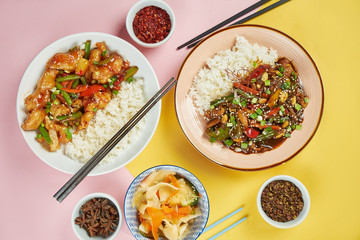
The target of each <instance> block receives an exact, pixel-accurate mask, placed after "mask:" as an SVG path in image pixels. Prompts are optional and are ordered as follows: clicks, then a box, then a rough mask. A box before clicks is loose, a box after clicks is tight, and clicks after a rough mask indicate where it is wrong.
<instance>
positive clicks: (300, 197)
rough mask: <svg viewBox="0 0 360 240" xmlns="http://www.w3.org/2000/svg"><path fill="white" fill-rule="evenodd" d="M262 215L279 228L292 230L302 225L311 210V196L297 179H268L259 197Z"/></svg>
mask: <svg viewBox="0 0 360 240" xmlns="http://www.w3.org/2000/svg"><path fill="white" fill-rule="evenodd" d="M257 206H258V209H259V212H260V215H261V216H262V217H263V218H264V220H265V221H266V222H268V223H269V224H271V225H272V226H274V227H278V228H291V227H295V226H297V225H298V224H300V223H301V222H302V221H303V220H304V219H305V218H306V216H307V214H308V212H309V210H310V196H309V192H308V191H307V189H306V188H305V186H304V185H303V184H302V183H301V182H300V181H299V180H297V179H295V178H293V177H290V176H286V175H279V176H275V177H272V178H270V179H268V180H267V181H266V182H265V183H264V184H263V185H262V186H261V188H260V190H259V192H258V195H257Z"/></svg>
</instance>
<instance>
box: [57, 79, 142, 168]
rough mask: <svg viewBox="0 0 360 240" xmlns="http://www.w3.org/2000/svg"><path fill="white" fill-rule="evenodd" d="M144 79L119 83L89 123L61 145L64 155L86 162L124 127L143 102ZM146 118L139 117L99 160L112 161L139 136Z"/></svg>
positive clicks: (104, 162) (103, 162)
mask: <svg viewBox="0 0 360 240" xmlns="http://www.w3.org/2000/svg"><path fill="white" fill-rule="evenodd" d="M143 84H144V80H143V79H142V78H134V81H133V82H131V83H128V82H126V81H124V82H122V83H121V89H120V91H119V93H118V94H117V95H116V96H114V97H113V99H112V100H111V101H110V102H109V103H108V104H107V105H106V107H105V108H104V109H101V110H98V111H97V112H96V115H95V117H94V118H93V119H91V121H90V123H89V126H88V127H87V128H86V129H84V130H82V131H79V132H78V133H77V134H73V139H72V141H71V142H69V143H67V144H66V145H65V147H64V152H65V155H67V156H68V157H70V158H72V159H74V160H76V161H79V162H81V163H86V162H87V161H88V160H90V158H91V157H92V156H94V155H95V153H96V152H97V151H98V150H99V149H100V148H101V147H102V146H103V145H104V144H105V143H106V142H107V141H109V140H110V138H112V137H113V136H114V135H115V133H116V132H118V131H119V130H120V128H121V127H123V126H124V125H125V124H126V123H127V122H128V121H129V120H130V118H131V117H132V116H133V115H134V114H135V113H136V112H137V111H138V110H139V109H140V108H141V107H142V106H143V105H144V104H145V97H144V90H143ZM145 121H146V117H145V118H143V119H142V120H140V121H139V122H138V123H137V124H136V125H135V127H134V128H133V129H132V130H131V131H130V132H129V133H128V134H126V135H125V137H124V138H123V139H122V140H121V141H120V142H119V143H118V144H117V145H116V146H115V147H114V148H113V149H112V150H111V152H110V153H109V154H108V155H107V156H106V157H105V158H104V159H103V160H102V161H101V163H100V164H106V163H108V162H111V161H113V160H114V157H116V156H118V155H119V154H120V153H121V152H122V151H124V150H125V149H126V148H127V147H128V145H129V144H130V143H132V142H134V140H136V138H137V137H138V136H139V134H140V132H141V131H142V129H143V128H144V126H145Z"/></svg>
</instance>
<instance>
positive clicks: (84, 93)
mask: <svg viewBox="0 0 360 240" xmlns="http://www.w3.org/2000/svg"><path fill="white" fill-rule="evenodd" d="M103 91H105V88H104V87H103V86H102V85H99V84H93V85H90V86H88V87H87V89H85V90H84V91H82V92H81V93H80V95H79V97H85V96H90V95H93V94H94V93H96V92H103Z"/></svg>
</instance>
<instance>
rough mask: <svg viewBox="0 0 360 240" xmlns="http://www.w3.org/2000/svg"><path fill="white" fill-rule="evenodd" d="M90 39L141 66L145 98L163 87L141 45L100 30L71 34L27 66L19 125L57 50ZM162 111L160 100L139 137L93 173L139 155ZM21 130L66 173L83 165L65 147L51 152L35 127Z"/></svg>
mask: <svg viewBox="0 0 360 240" xmlns="http://www.w3.org/2000/svg"><path fill="white" fill-rule="evenodd" d="M86 40H91V44H92V47H93V46H95V43H96V42H103V41H104V42H105V43H106V45H107V47H108V48H109V49H110V50H111V51H116V52H117V53H119V54H120V55H121V56H122V57H123V58H124V59H126V60H129V61H130V63H131V64H132V65H136V66H138V67H139V71H138V72H137V74H136V76H138V77H142V78H144V86H143V88H144V95H145V96H144V97H145V101H147V100H149V99H150V98H151V97H152V96H153V95H154V94H155V93H156V92H157V91H158V90H159V89H160V87H159V82H158V79H157V77H156V74H155V71H154V69H153V68H152V66H151V64H150V63H149V61H148V60H147V59H146V57H145V56H144V55H143V54H142V53H141V52H140V51H139V50H138V49H137V48H135V47H134V46H133V45H131V44H130V43H128V42H126V41H125V40H123V39H121V38H118V37H116V36H113V35H110V34H106V33H99V32H85V33H78V34H73V35H69V36H66V37H64V38H61V39H59V40H57V41H55V42H53V43H52V44H50V45H49V46H47V47H46V48H45V49H43V50H42V51H41V52H40V53H39V54H38V55H37V56H36V57H35V58H34V59H33V61H32V62H31V63H30V65H29V66H28V68H27V69H26V71H25V73H24V75H23V77H22V79H21V82H20V86H19V90H18V94H17V101H16V111H17V119H18V125H19V126H21V124H22V123H23V121H24V119H25V118H26V116H27V113H26V111H25V106H24V99H25V98H26V96H27V95H29V94H30V93H31V92H32V91H33V90H34V89H35V87H36V84H37V82H38V79H39V78H40V77H41V75H42V73H43V71H44V70H45V65H46V63H47V61H48V60H49V59H50V58H51V57H52V56H53V55H54V54H55V53H58V52H66V51H68V49H69V48H72V47H74V46H76V45H80V46H81V45H83V43H84V42H85V41H86ZM160 112H161V104H160V102H159V103H158V104H156V105H155V106H154V107H153V108H152V109H151V110H150V111H149V112H148V113H147V114H146V117H147V119H146V122H145V126H144V128H143V129H142V131H141V133H140V134H139V135H138V137H137V139H136V141H133V142H132V143H130V144H129V145H128V146H127V148H126V149H125V150H124V151H122V152H121V153H120V154H119V155H118V156H117V157H115V158H114V159H113V161H112V162H109V163H106V164H99V165H97V166H96V167H95V168H94V169H93V170H92V171H91V172H90V174H89V175H92V176H94V175H101V174H105V173H109V172H112V171H115V170H117V169H119V168H121V167H123V166H125V165H126V164H128V163H129V162H131V161H132V160H133V159H135V157H137V156H138V155H139V154H140V153H141V152H142V150H143V149H144V148H145V147H146V146H147V144H148V143H149V142H150V140H151V138H152V136H153V135H154V132H155V130H156V128H157V125H158V122H159V118H160ZM20 131H21V132H22V134H23V136H24V138H25V140H26V142H27V144H28V145H29V147H30V148H31V150H32V151H33V152H34V153H35V154H36V155H37V156H38V157H39V158H40V159H41V160H42V161H44V162H45V163H46V164H48V165H50V166H51V167H53V168H55V169H57V170H60V171H62V172H65V173H70V174H74V173H76V172H77V171H78V170H79V169H80V168H81V167H82V166H83V164H81V163H80V162H78V161H75V160H73V159H71V158H69V157H68V156H66V155H65V154H64V153H63V149H61V150H59V151H57V152H49V151H48V150H47V149H45V148H44V147H43V146H42V145H41V144H40V143H39V142H37V141H36V132H35V131H24V130H23V129H22V128H21V127H20Z"/></svg>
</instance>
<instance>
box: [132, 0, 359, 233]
mask: <svg viewBox="0 0 360 240" xmlns="http://www.w3.org/2000/svg"><path fill="white" fill-rule="evenodd" d="M274 2H275V1H270V4H271V3H274ZM248 23H251V24H261V25H267V26H270V27H273V28H276V29H278V30H280V31H283V32H285V33H287V34H288V35H290V36H292V37H293V38H294V39H296V40H297V41H298V42H299V43H300V44H301V45H302V46H303V47H304V48H305V49H306V50H307V51H308V52H309V53H310V55H311V56H312V58H313V59H314V61H315V62H316V64H317V66H318V68H319V71H320V74H321V76H322V80H323V85H324V91H325V106H324V112H323V117H322V121H321V123H320V126H319V128H318V131H317V132H316V134H315V136H314V138H313V139H312V141H311V142H310V143H309V144H308V146H307V147H306V148H305V149H304V150H303V151H302V152H300V153H299V154H298V155H297V156H296V157H294V158H293V159H292V160H290V161H289V162H287V163H285V164H282V165H280V166H277V167H274V168H271V169H267V170H262V171H255V172H243V171H235V170H230V169H226V168H223V167H220V166H218V165H216V164H214V163H212V162H210V161H209V160H207V159H206V158H204V157H203V156H202V155H201V154H200V153H199V152H197V150H196V149H194V148H193V147H192V145H191V144H190V143H189V142H188V141H187V139H186V137H185V135H184V134H183V132H182V131H181V129H180V126H179V124H178V121H177V118H176V115H175V108H174V90H172V91H171V92H170V93H169V94H168V95H167V96H165V98H164V99H163V101H162V114H161V118H160V123H159V126H158V128H157V131H156V132H155V135H154V137H153V139H152V140H151V142H150V143H149V145H148V146H147V147H146V149H145V150H144V151H143V152H142V153H141V154H140V155H139V157H137V158H136V159H135V160H134V161H133V162H131V163H130V164H129V165H127V168H128V169H129V170H130V172H131V173H132V174H133V175H134V176H136V175H138V174H139V173H140V172H142V171H143V170H145V169H147V168H150V167H152V166H155V165H159V164H174V165H178V166H181V167H184V168H186V169H188V170H189V171H191V172H192V173H194V174H195V175H196V176H197V177H198V178H199V179H200V180H201V181H202V183H203V184H204V186H205V188H206V190H207V193H208V195H209V198H210V208H211V209H210V218H209V222H208V224H211V223H213V222H215V221H216V220H218V219H220V218H222V217H223V216H225V215H227V214H229V213H230V212H232V211H234V210H235V209H237V208H239V207H241V206H243V207H244V210H242V211H241V212H240V213H238V214H236V215H235V216H234V217H232V218H231V219H229V220H228V221H226V222H224V223H222V224H221V225H219V226H217V227H216V228H214V229H212V230H210V231H209V232H207V233H205V234H203V235H201V236H200V237H199V239H207V238H209V237H211V236H213V235H214V234H216V233H217V232H219V231H221V230H222V229H224V228H226V227H227V226H229V225H230V224H231V223H234V222H235V221H237V220H239V219H240V218H242V217H243V216H247V217H248V219H247V220H246V221H245V222H243V223H241V224H240V225H238V226H237V227H235V228H233V229H232V230H231V231H229V232H227V233H225V234H224V235H222V236H221V237H219V238H218V239H220V240H221V239H224V240H225V239H240V238H241V239H360V206H359V205H360V189H359V183H360V157H359V153H358V151H359V149H360V146H359V144H358V142H359V139H360V131H359V127H360V114H359V111H360V62H359V60H358V59H359V57H360V46H359V44H360V1H359V0H342V1H335V0H292V1H290V2H288V3H286V4H284V5H283V6H281V7H279V8H277V9H275V10H272V11H271V12H268V13H266V14H265V15H262V16H260V17H257V18H255V19H253V20H251V21H249V22H248ZM179 67H180V66H179ZM279 174H286V175H290V176H293V177H295V178H297V179H299V180H300V181H301V182H302V183H303V184H304V185H305V186H306V187H307V189H308V191H309V193H310V198H311V208H310V212H309V215H308V216H307V218H306V219H305V220H304V222H303V223H301V224H300V225H298V226H297V227H294V228H292V229H277V228H275V227H272V226H270V225H269V224H268V223H266V222H265V221H264V220H263V219H262V218H261V216H260V214H259V213H258V210H257V207H256V195H257V191H258V189H259V188H260V186H261V185H262V184H263V182H264V181H266V180H267V179H268V178H270V177H272V176H275V175H279Z"/></svg>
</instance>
